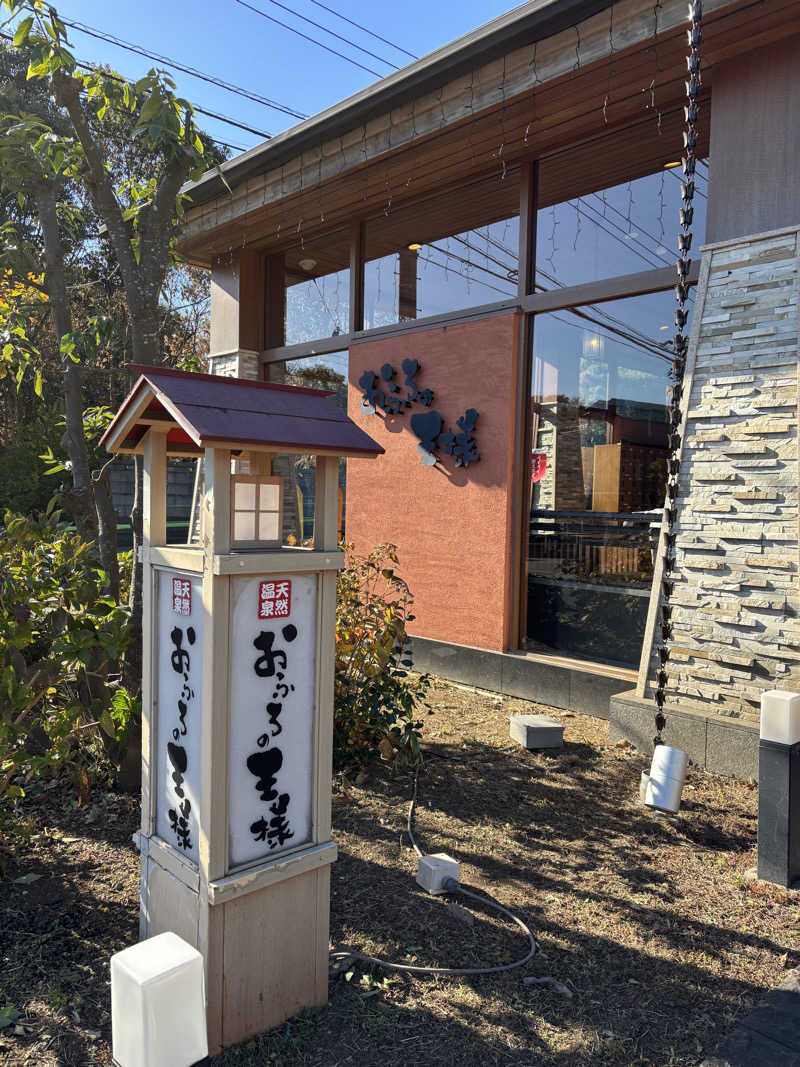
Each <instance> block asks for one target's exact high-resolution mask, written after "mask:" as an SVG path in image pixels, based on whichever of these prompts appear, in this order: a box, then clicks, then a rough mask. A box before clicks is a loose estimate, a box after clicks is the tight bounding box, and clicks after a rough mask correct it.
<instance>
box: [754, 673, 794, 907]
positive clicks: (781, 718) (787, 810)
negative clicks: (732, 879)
mask: <svg viewBox="0 0 800 1067" xmlns="http://www.w3.org/2000/svg"><path fill="white" fill-rule="evenodd" d="M758 877H759V878H762V879H764V881H767V882H774V883H775V884H776V885H781V886H785V887H786V888H788V887H790V886H791V885H792V883H793V882H795V881H796V880H797V879H800V694H798V693H784V692H781V691H780V690H778V689H772V690H770V691H769V692H768V693H763V694H762V696H761V740H760V742H759V746H758Z"/></svg>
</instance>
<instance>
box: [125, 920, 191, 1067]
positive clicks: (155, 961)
mask: <svg viewBox="0 0 800 1067" xmlns="http://www.w3.org/2000/svg"><path fill="white" fill-rule="evenodd" d="M111 1040H112V1044H113V1054H114V1063H115V1064H117V1067H190V1065H192V1064H196V1063H198V1062H200V1061H203V1060H204V1059H205V1057H206V1056H207V1055H208V1041H207V1037H206V1007H205V984H204V979H203V957H202V955H201V954H200V953H199V952H198V951H197V949H196V948H194V947H193V946H192V945H189V944H187V943H186V942H185V941H184V940H183V938H181V937H178V935H177V934H173V933H169V932H168V933H163V934H157V935H156V936H155V937H151V938H148V939H147V940H146V941H140V942H139V944H138V945H131V946H130V948H125V949H123V950H122V951H121V952H116V953H114V955H113V956H112V957H111Z"/></svg>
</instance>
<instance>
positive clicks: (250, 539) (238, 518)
mask: <svg viewBox="0 0 800 1067" xmlns="http://www.w3.org/2000/svg"><path fill="white" fill-rule="evenodd" d="M282 527H283V480H282V479H281V478H271V477H269V476H266V475H258V474H234V475H233V476H232V477H231V547H232V548H260V547H267V548H280V545H281V541H282V532H283V531H282Z"/></svg>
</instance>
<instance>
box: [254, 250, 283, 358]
mask: <svg viewBox="0 0 800 1067" xmlns="http://www.w3.org/2000/svg"><path fill="white" fill-rule="evenodd" d="M284 271H285V268H284V260H283V255H282V254H281V255H272V256H270V257H269V258H268V259H267V260H266V281H265V285H266V304H265V315H266V325H265V328H264V346H265V347H266V348H277V347H278V346H279V345H282V344H283V342H284V338H285V336H286V333H285V331H286V279H285V276H284ZM261 347H262V346H260V345H259V350H260V349H261Z"/></svg>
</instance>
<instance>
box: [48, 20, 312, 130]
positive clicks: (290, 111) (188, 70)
mask: <svg viewBox="0 0 800 1067" xmlns="http://www.w3.org/2000/svg"><path fill="white" fill-rule="evenodd" d="M59 17H60V18H61V21H62V22H63V23H64V24H65V25H66V26H70V27H71V28H72V29H73V30H78V31H79V32H80V33H85V34H87V35H88V36H89V37H95V38H96V39H97V40H100V41H106V42H107V43H108V44H113V45H115V46H116V47H117V48H122V49H124V50H125V51H126V52H133V53H134V54H135V55H138V56H143V57H144V58H145V59H151V60H153V62H155V63H165V64H166V65H167V66H169V67H173V68H174V69H175V70H179V71H181V73H183V74H188V75H190V77H192V78H198V79H199V80H200V81H204V82H207V83H208V84H209V85H216V86H217V87H218V88H220V89H225V90H226V91H227V92H229V93H236V95H237V96H243V97H244V98H245V99H246V100H252V101H254V102H255V103H256V104H263V105H264V107H269V108H272V109H273V110H274V111H280V112H282V113H283V114H284V115H290V116H291V117H292V118H295V119H307V118H308V115H306V114H304V113H303V112H302V111H296V110H295V109H294V108H292V107H289V106H288V105H287V104H281V103H278V101H277V100H271V99H270V98H269V97H268V96H262V95H261V94H260V93H254V92H252V91H251V90H250V89H243V88H242V87H241V86H240V85H235V84H234V83H233V82H228V81H225V80H224V79H223V78H217V77H216V76H215V75H212V74H206V73H205V72H204V71H202V70H198V69H197V68H196V67H189V66H186V65H185V64H183V63H179V62H178V61H177V60H176V59H171V58H170V57H169V56H162V55H159V54H158V52H151V51H149V50H148V49H146V48H144V47H143V46H142V45H136V44H133V43H132V42H131V41H124V40H123V39H122V38H121V37H117V36H115V35H114V34H112V33H106V32H104V31H103V30H98V29H96V28H95V27H93V26H87V25H86V24H85V23H83V22H71V21H70V20H69V19H65V18H63V17H62V16H59Z"/></svg>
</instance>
